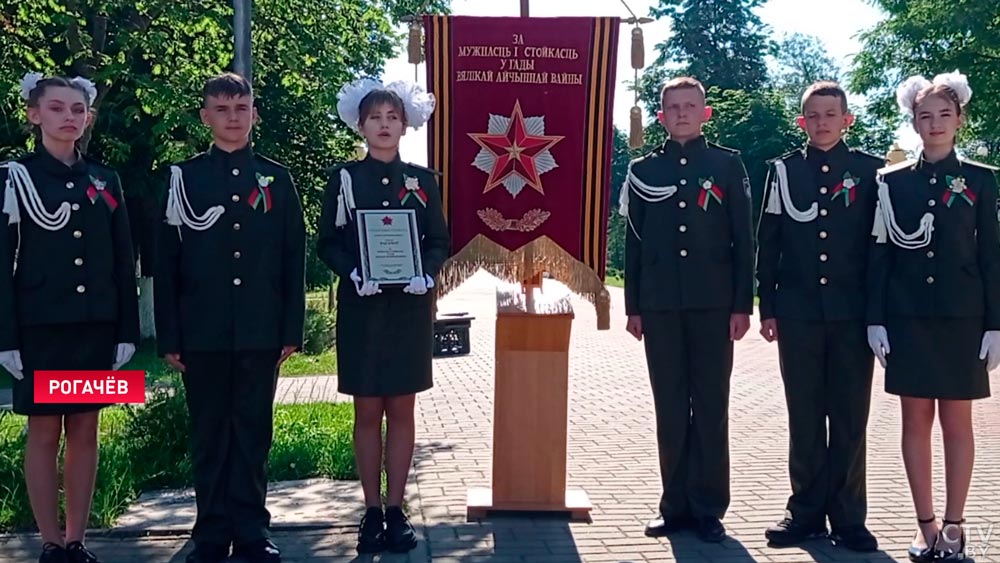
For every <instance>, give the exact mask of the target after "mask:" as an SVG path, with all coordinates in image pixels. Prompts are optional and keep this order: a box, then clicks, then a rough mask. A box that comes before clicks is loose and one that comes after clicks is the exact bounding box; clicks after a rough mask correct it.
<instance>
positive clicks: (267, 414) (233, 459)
mask: <svg viewBox="0 0 1000 563" xmlns="http://www.w3.org/2000/svg"><path fill="white" fill-rule="evenodd" d="M279 355H280V352H279V351H278V350H270V351H250V352H246V351H244V352H233V351H228V352H189V353H185V354H183V355H182V356H181V361H182V362H183V363H184V365H185V371H184V388H185V390H186V391H187V405H188V410H189V412H190V414H191V461H192V466H193V467H192V469H193V471H194V490H195V495H196V498H197V506H198V516H197V519H196V520H195V525H194V530H193V531H192V534H191V539H192V540H193V541H194V542H195V545H199V544H213V545H221V546H227V545H229V544H230V543H235V544H237V545H239V544H245V543H250V542H254V541H257V540H260V539H264V538H268V537H269V536H270V533H269V530H268V529H269V527H270V523H271V514H270V513H269V512H268V511H267V508H266V507H265V499H266V496H267V456H268V453H269V452H270V449H271V438H272V433H273V425H274V391H275V387H276V385H277V381H278V379H277V378H278V374H277V369H276V364H277V361H278V357H279Z"/></svg>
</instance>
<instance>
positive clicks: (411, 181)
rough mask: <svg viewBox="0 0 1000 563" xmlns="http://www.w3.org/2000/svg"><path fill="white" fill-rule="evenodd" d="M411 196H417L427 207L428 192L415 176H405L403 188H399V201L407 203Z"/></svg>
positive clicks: (421, 203)
mask: <svg viewBox="0 0 1000 563" xmlns="http://www.w3.org/2000/svg"><path fill="white" fill-rule="evenodd" d="M411 197H415V198H417V201H419V202H420V205H423V206H424V207H427V192H425V191H424V189H423V188H421V187H420V181H419V180H417V179H416V178H414V177H413V176H403V189H401V190H399V202H400V203H401V204H403V205H406V202H407V200H409V199H410V198H411Z"/></svg>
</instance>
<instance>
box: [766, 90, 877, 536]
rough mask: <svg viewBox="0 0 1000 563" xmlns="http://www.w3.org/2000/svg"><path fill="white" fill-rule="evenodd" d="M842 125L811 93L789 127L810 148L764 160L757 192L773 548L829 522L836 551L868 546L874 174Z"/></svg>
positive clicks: (826, 93) (835, 96)
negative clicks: (773, 430) (772, 350)
mask: <svg viewBox="0 0 1000 563" xmlns="http://www.w3.org/2000/svg"><path fill="white" fill-rule="evenodd" d="M853 119H854V118H853V116H852V115H851V114H850V113H849V112H848V108H847V96H846V94H845V93H844V91H843V90H842V89H841V88H840V86H838V85H837V84H836V83H832V82H818V83H816V84H813V85H812V86H810V87H809V88H808V89H807V90H806V92H805V94H804V95H803V96H802V116H800V117H799V126H800V127H802V129H804V130H805V131H806V133H807V134H808V135H809V145H808V146H807V147H806V148H804V149H800V150H795V151H793V152H791V153H789V154H787V155H784V156H782V157H780V158H777V159H775V160H774V161H772V166H771V170H770V175H769V178H768V181H767V185H766V186H765V188H764V195H765V200H764V201H765V203H764V209H763V212H762V214H761V219H760V225H759V226H758V234H757V242H758V245H759V251H758V259H757V278H758V280H759V282H760V286H759V290H758V292H759V295H760V316H761V334H762V335H763V336H764V338H765V339H766V340H767V341H768V342H774V341H775V340H777V341H778V354H779V357H780V361H781V375H782V379H783V380H784V383H785V398H786V401H787V404H788V419H789V420H788V427H789V433H790V438H789V462H788V469H789V474H790V477H791V482H792V496H791V498H789V499H788V506H787V510H786V514H785V518H784V519H783V520H782V521H781V522H779V523H778V524H776V525H775V526H772V527H770V528H768V529H767V532H766V534H765V535H766V536H767V539H768V540H769V541H770V542H771V543H772V544H773V545H780V546H785V545H794V544H797V543H800V542H802V541H805V540H807V539H810V538H816V537H824V536H826V535H827V529H826V518H827V517H829V518H830V524H831V526H832V528H833V534H832V536H831V537H832V538H834V540H835V541H837V543H841V544H843V545H844V546H846V547H848V548H850V549H853V550H857V551H873V550H875V549H877V547H878V542H877V541H876V539H875V537H874V536H872V534H871V533H870V532H869V531H868V529H867V528H866V527H865V517H866V515H867V500H866V497H865V430H866V427H867V424H868V410H869V403H870V401H871V386H872V368H873V363H874V360H873V357H872V353H871V351H870V350H869V349H868V346H867V339H866V333H865V323H864V317H865V291H864V285H865V267H866V263H867V262H866V256H867V251H868V246H869V241H870V238H871V229H872V217H874V213H875V203H876V201H877V190H876V189H875V172H876V171H877V170H878V169H879V167H880V166H882V164H883V161H882V159H880V158H878V157H875V156H871V155H869V154H865V153H863V152H860V151H857V150H854V149H851V148H849V147H848V146H847V145H846V144H845V143H844V140H843V135H844V132H845V131H846V130H847V128H848V127H850V125H851V123H853ZM779 335H780V336H779ZM828 424H829V431H828V430H827V427H828V426H827V425H828Z"/></svg>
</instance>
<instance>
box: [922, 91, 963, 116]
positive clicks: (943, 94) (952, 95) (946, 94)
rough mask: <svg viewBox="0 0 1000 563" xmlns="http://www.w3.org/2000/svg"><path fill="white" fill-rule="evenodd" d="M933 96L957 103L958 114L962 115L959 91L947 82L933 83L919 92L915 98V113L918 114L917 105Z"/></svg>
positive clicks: (956, 110)
mask: <svg viewBox="0 0 1000 563" xmlns="http://www.w3.org/2000/svg"><path fill="white" fill-rule="evenodd" d="M931 96H936V97H938V98H941V99H943V100H946V101H949V102H951V103H953V104H955V113H956V115H962V100H961V99H959V97H958V92H956V91H955V90H954V88H952V87H951V86H948V85H947V84H932V85H931V86H928V87H926V88H924V89H923V90H921V91H920V92H918V93H917V95H916V97H914V98H913V113H914V115H916V111H917V106H919V105H920V104H921V103H923V101H924V100H926V99H927V98H929V97H931Z"/></svg>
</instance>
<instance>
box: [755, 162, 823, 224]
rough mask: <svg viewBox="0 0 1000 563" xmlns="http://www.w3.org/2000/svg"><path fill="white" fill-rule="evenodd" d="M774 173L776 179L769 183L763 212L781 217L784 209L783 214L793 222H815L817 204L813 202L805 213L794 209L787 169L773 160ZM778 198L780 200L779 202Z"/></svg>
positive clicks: (817, 210)
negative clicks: (769, 186) (768, 191)
mask: <svg viewBox="0 0 1000 563" xmlns="http://www.w3.org/2000/svg"><path fill="white" fill-rule="evenodd" d="M774 172H775V175H776V176H777V177H778V178H777V180H776V181H775V182H772V183H771V193H770V195H769V196H768V198H767V207H766V208H765V209H764V211H765V212H766V213H770V214H772V215H781V213H782V208H784V212H785V213H787V214H788V216H789V217H791V218H792V220H793V221H795V222H798V223H808V222H810V221H813V220H815V219H816V216H817V215H819V204H818V203H816V202H815V201H814V202H813V203H812V205H811V206H809V209H808V210H806V211H800V210H799V209H797V208H796V207H795V203H794V202H793V201H792V194H791V192H790V191H789V188H788V169H787V168H785V163H784V162H782V161H780V160H775V161H774ZM778 198H781V199H780V201H779V199H778Z"/></svg>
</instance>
